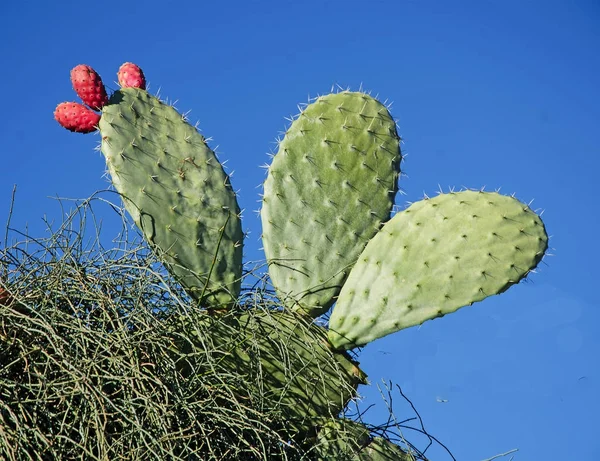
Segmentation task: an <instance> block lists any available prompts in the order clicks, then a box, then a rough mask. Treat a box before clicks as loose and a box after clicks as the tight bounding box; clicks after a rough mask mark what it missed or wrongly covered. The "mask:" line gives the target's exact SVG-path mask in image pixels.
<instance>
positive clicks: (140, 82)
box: [117, 62, 146, 90]
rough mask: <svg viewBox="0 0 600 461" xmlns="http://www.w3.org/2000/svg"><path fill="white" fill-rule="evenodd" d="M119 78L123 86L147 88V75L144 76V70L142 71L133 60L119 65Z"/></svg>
mask: <svg viewBox="0 0 600 461" xmlns="http://www.w3.org/2000/svg"><path fill="white" fill-rule="evenodd" d="M117 78H118V79H119V85H121V88H141V89H142V90H145V89H146V77H144V72H142V69H140V66H138V65H136V64H134V63H132V62H126V63H125V64H123V65H122V66H121V67H119V72H117Z"/></svg>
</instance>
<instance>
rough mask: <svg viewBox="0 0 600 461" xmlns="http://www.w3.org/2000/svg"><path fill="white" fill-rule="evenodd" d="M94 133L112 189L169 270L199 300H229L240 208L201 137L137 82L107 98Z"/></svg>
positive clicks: (238, 259) (236, 271) (235, 289)
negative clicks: (113, 188)
mask: <svg viewBox="0 0 600 461" xmlns="http://www.w3.org/2000/svg"><path fill="white" fill-rule="evenodd" d="M100 133H101V135H102V153H103V154H104V156H105V157H106V163H107V165H108V170H109V171H110V174H111V177H112V181H113V184H114V186H115V188H116V189H117V191H118V192H119V193H120V194H121V195H122V196H123V198H124V201H125V205H126V207H127V210H128V211H129V213H130V214H131V215H132V216H133V218H134V220H135V222H136V223H137V225H138V226H139V227H140V229H142V231H143V232H144V235H145V237H146V239H147V240H148V242H150V244H151V245H152V246H153V247H154V248H156V249H157V250H159V251H161V252H162V255H163V257H164V260H165V263H166V265H167V267H168V268H169V269H170V271H171V272H172V273H173V274H174V275H175V277H176V278H177V279H178V280H179V282H180V283H181V284H182V286H183V287H184V288H185V289H186V290H187V291H188V293H189V294H190V295H191V296H193V297H194V298H196V299H198V300H200V301H201V302H203V303H204V304H208V305H211V306H223V305H228V304H231V303H233V302H234V301H235V299H236V298H237V296H238V295H239V292H240V286H241V275H242V241H243V234H242V227H241V220H240V216H239V214H240V209H239V206H238V204H237V199H236V196H235V193H234V191H233V190H232V188H231V185H230V182H229V178H228V176H227V175H226V173H225V172H224V170H223V168H222V166H221V164H220V163H219V162H218V160H217V158H216V156H215V154H214V152H213V151H212V150H211V149H210V148H209V147H208V145H207V144H206V141H205V139H204V137H203V136H202V135H201V134H199V133H198V131H197V130H196V129H195V128H194V127H192V126H191V125H189V124H188V123H187V122H185V121H184V120H183V119H182V116H181V115H180V114H179V113H178V112H177V111H176V110H175V109H174V108H173V107H171V106H168V105H166V104H163V103H162V102H161V101H160V100H158V99H157V98H155V97H154V96H151V95H150V94H148V93H147V92H146V91H145V90H142V89H138V88H123V89H121V90H119V91H117V92H115V93H114V94H113V95H112V96H111V98H110V100H109V102H108V104H107V105H106V106H104V108H103V109H102V118H101V119H100Z"/></svg>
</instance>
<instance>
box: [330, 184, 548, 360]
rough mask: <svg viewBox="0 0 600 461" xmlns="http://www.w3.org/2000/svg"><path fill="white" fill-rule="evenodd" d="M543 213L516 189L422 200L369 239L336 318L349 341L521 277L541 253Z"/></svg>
mask: <svg viewBox="0 0 600 461" xmlns="http://www.w3.org/2000/svg"><path fill="white" fill-rule="evenodd" d="M547 248H548V236H547V234H546V230H545V227H544V224H543V223H542V221H541V219H540V218H539V217H538V216H537V215H536V214H535V213H534V212H533V211H532V210H531V209H530V208H529V207H528V206H527V205H524V204H523V203H521V202H519V201H518V200H516V199H515V198H513V197H507V196H504V195H500V194H497V193H488V192H478V191H462V192H457V193H449V194H441V195H439V196H437V197H435V198H431V199H426V200H422V201H420V202H416V203H414V204H412V205H411V206H410V207H408V208H407V209H406V210H404V211H402V212H400V213H398V214H397V215H395V216H394V217H393V218H392V219H391V220H390V221H389V222H388V223H387V224H386V225H385V226H384V227H383V228H382V229H381V231H380V232H379V233H378V234H377V235H376V236H375V237H374V238H373V239H372V240H371V241H370V242H369V244H368V245H367V247H366V248H365V251H364V252H363V253H362V254H361V255H360V257H359V259H358V261H357V263H356V265H355V266H354V268H353V269H352V271H351V272H350V275H349V277H348V280H347V282H346V284H345V285H344V288H343V289H342V291H341V293H340V296H339V299H338V302H337V304H336V306H335V308H334V310H333V313H332V315H331V319H330V323H329V326H330V330H329V340H330V341H331V343H332V344H333V345H334V347H336V348H339V349H350V348H352V347H355V346H361V345H365V344H367V343H369V342H371V341H373V340H375V339H377V338H381V337H383V336H386V335H388V334H390V333H393V332H396V331H398V330H401V329H404V328H408V327H411V326H414V325H419V324H421V323H423V322H425V321H426V320H429V319H433V318H436V317H441V316H443V315H445V314H449V313H451V312H454V311H456V310H458V309H459V308H461V307H463V306H466V305H470V304H472V303H474V302H476V301H481V300H482V299H484V298H486V297H488V296H491V295H495V294H498V293H502V292H503V291H505V290H507V289H508V288H509V287H510V286H511V285H514V284H516V283H518V282H519V281H520V280H521V279H522V278H523V277H525V276H526V275H527V274H528V273H529V272H530V271H531V270H532V269H534V268H535V267H536V266H537V264H538V263H539V262H540V260H541V259H542V257H543V255H544V253H545V251H546V249H547Z"/></svg>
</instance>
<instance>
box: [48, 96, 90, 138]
mask: <svg viewBox="0 0 600 461" xmlns="http://www.w3.org/2000/svg"><path fill="white" fill-rule="evenodd" d="M54 118H55V120H56V121H57V122H58V123H59V124H60V126H62V127H64V128H66V129H67V130H69V131H74V132H76V133H91V132H92V131H96V130H97V129H98V126H97V125H98V122H99V121H100V115H98V114H97V113H96V112H94V111H92V110H90V109H88V108H87V107H85V106H84V105H83V104H79V103H78V102H61V103H60V104H59V105H58V106H56V109H55V110H54Z"/></svg>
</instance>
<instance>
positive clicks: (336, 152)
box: [261, 91, 401, 317]
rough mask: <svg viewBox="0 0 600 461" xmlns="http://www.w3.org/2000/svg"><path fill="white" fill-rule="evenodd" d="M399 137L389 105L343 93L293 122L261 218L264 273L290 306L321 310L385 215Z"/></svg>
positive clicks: (388, 209)
mask: <svg viewBox="0 0 600 461" xmlns="http://www.w3.org/2000/svg"><path fill="white" fill-rule="evenodd" d="M399 145H400V138H399V136H398V133H397V130H396V123H395V121H394V120H393V118H392V117H391V116H390V114H389V112H388V110H387V108H386V107H385V106H384V105H383V104H381V103H380V102H379V101H377V100H375V99H373V98H372V97H371V96H369V95H367V94H364V93H359V92H349V91H344V92H341V93H336V94H329V95H326V96H321V97H319V98H317V99H316V101H314V102H313V103H311V104H309V105H308V106H307V107H306V108H305V109H304V110H303V111H302V112H301V113H300V115H299V116H298V117H297V118H296V119H295V120H294V122H293V123H292V124H291V126H290V128H289V129H288V131H287V132H286V134H285V137H284V138H283V140H282V141H281V142H280V145H279V150H278V152H277V154H276V155H275V156H274V158H273V161H272V164H271V166H270V167H269V171H268V175H267V179H266V181H265V183H264V196H263V205H262V210H261V219H262V225H263V235H262V237H263V246H264V249H265V254H266V257H267V261H268V263H269V275H270V277H271V280H272V282H273V285H274V286H275V288H276V290H277V293H278V296H279V297H280V299H282V301H283V302H284V303H285V304H286V305H287V306H288V307H293V308H294V309H298V310H302V311H306V312H308V313H309V314H310V315H312V316H314V317H316V316H318V315H321V314H323V313H325V312H326V311H327V310H328V309H329V308H330V307H331V305H332V304H333V302H334V298H335V296H336V295H337V294H338V293H339V290H340V288H341V286H342V284H343V282H344V280H345V278H346V277H347V275H348V273H349V270H350V268H351V267H352V265H353V264H354V262H355V261H356V258H358V256H359V254H360V252H361V251H362V250H363V248H364V247H365V245H366V243H367V242H368V241H369V239H371V238H372V237H373V236H374V235H375V234H376V233H377V231H378V229H379V228H380V226H381V224H382V223H383V222H385V221H387V220H388V219H389V216H390V212H391V209H392V206H393V202H394V198H395V195H396V192H397V190H398V186H397V180H398V176H399V173H400V161H401V152H400V147H399Z"/></svg>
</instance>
